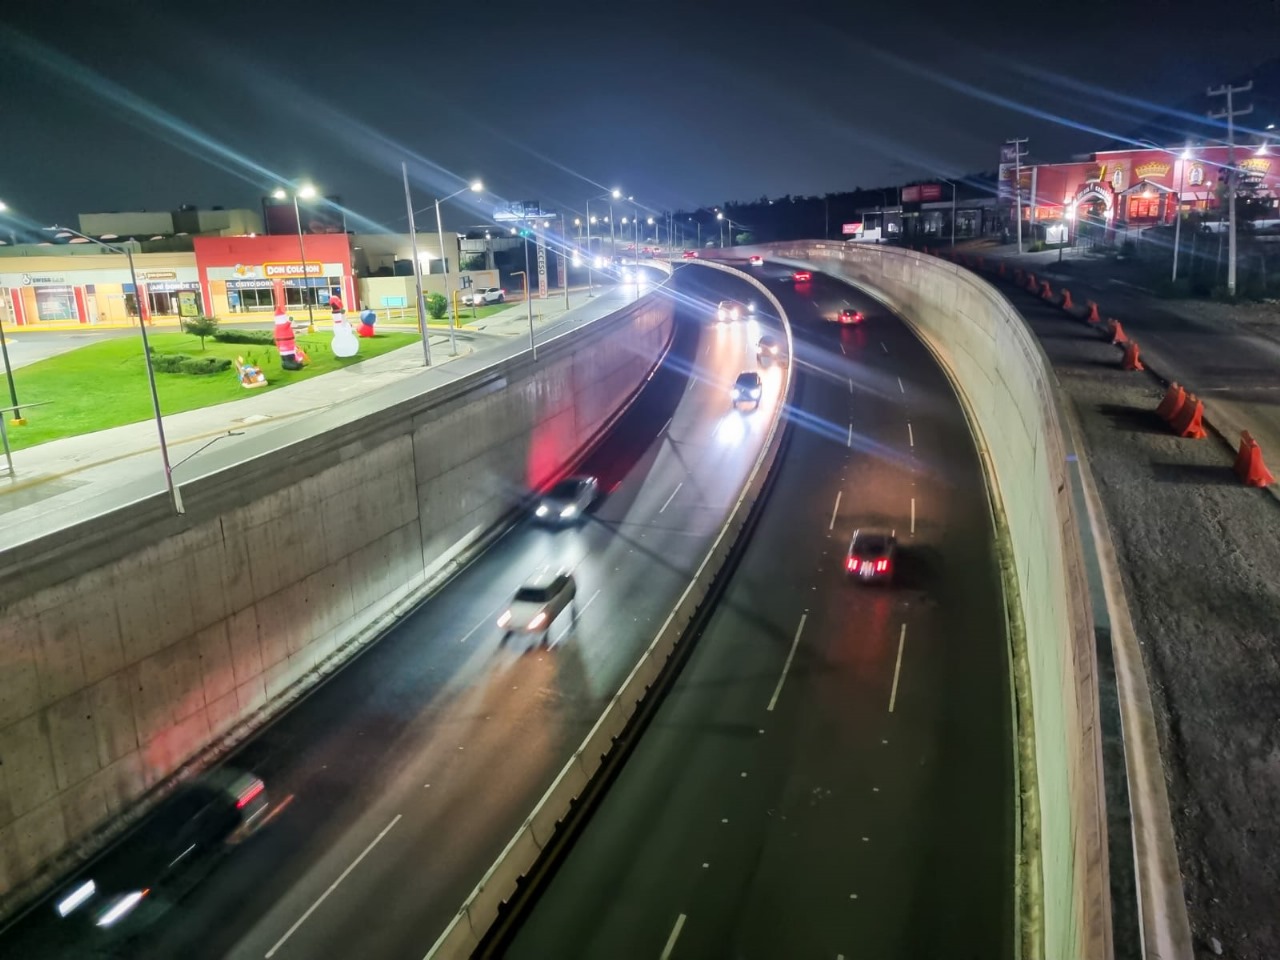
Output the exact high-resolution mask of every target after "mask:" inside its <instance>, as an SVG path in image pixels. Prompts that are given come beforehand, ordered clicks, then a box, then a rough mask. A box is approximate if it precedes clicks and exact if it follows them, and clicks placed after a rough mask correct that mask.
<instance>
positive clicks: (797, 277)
mask: <svg viewBox="0 0 1280 960" xmlns="http://www.w3.org/2000/svg"><path fill="white" fill-rule="evenodd" d="M791 279H792V280H793V281H794V282H796V283H808V282H809V281H810V280H812V279H813V274H812V273H810V272H809V271H808V270H797V271H795V273H793V274H791Z"/></svg>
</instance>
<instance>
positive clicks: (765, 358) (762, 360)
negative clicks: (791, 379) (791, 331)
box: [756, 333, 782, 366]
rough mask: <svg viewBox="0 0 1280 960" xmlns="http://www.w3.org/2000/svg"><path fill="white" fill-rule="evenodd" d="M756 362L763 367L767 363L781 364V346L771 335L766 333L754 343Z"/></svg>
mask: <svg viewBox="0 0 1280 960" xmlns="http://www.w3.org/2000/svg"><path fill="white" fill-rule="evenodd" d="M756 361H757V362H758V363H759V364H760V365H761V366H764V365H765V364H767V363H781V362H782V344H780V343H779V342H778V338H777V337H775V336H774V335H773V334H771V333H766V334H765V335H764V336H763V337H761V338H760V340H759V341H758V342H757V343H756Z"/></svg>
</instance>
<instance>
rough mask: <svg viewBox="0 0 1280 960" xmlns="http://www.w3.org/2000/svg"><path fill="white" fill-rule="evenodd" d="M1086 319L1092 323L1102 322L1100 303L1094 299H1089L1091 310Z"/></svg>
mask: <svg viewBox="0 0 1280 960" xmlns="http://www.w3.org/2000/svg"><path fill="white" fill-rule="evenodd" d="M1085 319H1086V320H1087V321H1089V322H1090V323H1101V322H1102V317H1100V316H1099V315H1098V305H1097V304H1096V303H1094V302H1093V301H1092V300H1090V301H1089V312H1088V313H1087V314H1086V315H1085Z"/></svg>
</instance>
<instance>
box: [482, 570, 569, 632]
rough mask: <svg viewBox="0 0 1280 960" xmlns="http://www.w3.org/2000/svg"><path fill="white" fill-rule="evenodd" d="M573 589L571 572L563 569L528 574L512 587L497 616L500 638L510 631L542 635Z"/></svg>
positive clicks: (549, 626) (567, 604)
mask: <svg viewBox="0 0 1280 960" xmlns="http://www.w3.org/2000/svg"><path fill="white" fill-rule="evenodd" d="M577 592H578V588H577V585H576V584H575V583H574V582H573V574H571V573H569V572H568V571H567V570H561V571H560V572H559V573H554V574H550V573H541V574H538V575H536V576H534V577H532V578H530V579H529V580H528V581H527V582H526V583H525V585H524V586H523V587H521V588H520V589H519V590H517V591H516V595H515V596H514V597H512V598H511V603H510V605H509V606H508V607H507V609H506V610H505V611H503V613H502V616H500V617H498V627H499V628H500V629H501V630H502V639H503V641H504V642H505V641H506V640H507V639H508V638H509V637H510V636H511V635H512V634H513V633H531V634H538V633H540V634H542V635H543V638H544V639H545V637H546V633H547V631H548V630H550V629H551V624H552V623H554V622H555V619H556V617H558V616H560V614H561V613H562V612H563V611H564V608H565V607H567V606H569V605H570V604H571V603H573V601H574V597H576V596H577Z"/></svg>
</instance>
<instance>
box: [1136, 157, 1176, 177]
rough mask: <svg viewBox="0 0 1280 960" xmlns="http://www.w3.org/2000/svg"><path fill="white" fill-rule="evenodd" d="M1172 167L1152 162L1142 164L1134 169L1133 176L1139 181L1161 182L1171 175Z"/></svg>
mask: <svg viewBox="0 0 1280 960" xmlns="http://www.w3.org/2000/svg"><path fill="white" fill-rule="evenodd" d="M1170 169H1171V168H1170V165H1169V164H1167V163H1160V162H1158V161H1155V160H1153V161H1151V162H1150V163H1140V164H1138V166H1136V167H1134V170H1133V175H1134V176H1135V177H1137V178H1138V179H1139V180H1160V179H1163V178H1164V177H1167V176H1168V175H1169V170H1170Z"/></svg>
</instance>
